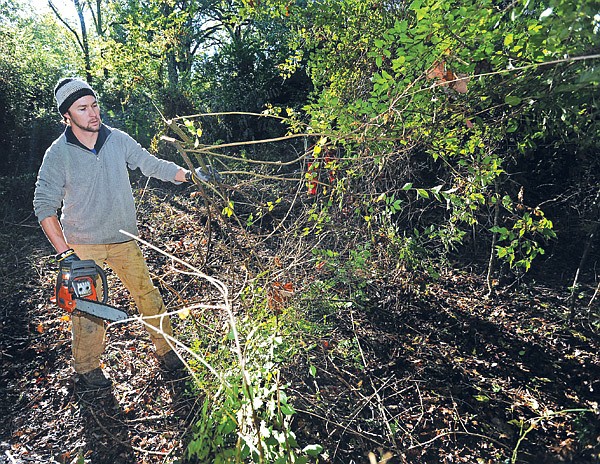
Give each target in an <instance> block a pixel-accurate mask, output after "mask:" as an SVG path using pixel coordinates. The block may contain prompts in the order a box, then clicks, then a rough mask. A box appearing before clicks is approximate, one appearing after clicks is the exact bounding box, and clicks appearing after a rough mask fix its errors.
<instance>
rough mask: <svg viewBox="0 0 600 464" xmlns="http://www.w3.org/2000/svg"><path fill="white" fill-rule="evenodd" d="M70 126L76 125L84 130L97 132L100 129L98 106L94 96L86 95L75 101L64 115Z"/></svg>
mask: <svg viewBox="0 0 600 464" xmlns="http://www.w3.org/2000/svg"><path fill="white" fill-rule="evenodd" d="M65 117H66V118H67V120H68V121H69V122H70V124H71V127H73V126H74V127H76V128H79V129H81V130H82V131H86V132H98V131H99V130H100V124H101V123H102V120H101V119H100V107H99V106H98V102H97V101H96V98H94V97H93V96H92V95H86V96H84V97H81V98H80V99H79V100H77V101H75V103H73V104H72V105H71V107H70V108H69V109H68V111H67V114H66V115H65Z"/></svg>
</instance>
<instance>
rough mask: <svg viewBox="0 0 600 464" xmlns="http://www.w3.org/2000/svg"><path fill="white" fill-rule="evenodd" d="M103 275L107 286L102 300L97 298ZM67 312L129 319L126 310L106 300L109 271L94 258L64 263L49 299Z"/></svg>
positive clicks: (112, 319)
mask: <svg viewBox="0 0 600 464" xmlns="http://www.w3.org/2000/svg"><path fill="white" fill-rule="evenodd" d="M98 277H100V279H101V280H102V287H103V288H104V292H103V296H102V301H98V293H97V291H96V279H97V278H98ZM50 300H51V301H52V302H53V303H56V304H57V305H58V307H59V308H62V309H64V310H65V311H67V312H68V313H72V312H73V311H79V312H81V313H84V314H87V315H90V316H95V317H99V318H100V319H104V320H107V321H110V322H117V321H122V320H123V319H127V317H128V315H127V313H125V312H123V311H121V310H120V309H118V308H115V307H114V306H111V305H108V304H106V302H107V300H108V285H107V282H106V274H105V272H104V270H102V268H101V267H100V266H98V265H97V264H96V263H95V262H94V260H92V259H84V260H77V261H71V262H70V263H68V264H67V263H64V264H62V265H61V267H60V270H59V272H58V277H57V279H56V287H55V292H54V297H53V298H51V299H50Z"/></svg>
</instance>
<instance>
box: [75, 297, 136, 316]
mask: <svg viewBox="0 0 600 464" xmlns="http://www.w3.org/2000/svg"><path fill="white" fill-rule="evenodd" d="M73 299H74V300H75V309H76V310H78V311H81V312H82V313H85V314H89V315H90V316H95V317H99V318H100V319H104V320H106V321H110V322H118V321H122V320H124V319H127V318H128V317H129V316H128V315H127V313H126V312H124V311H121V310H120V309H117V308H115V307H114V306H110V305H107V304H104V303H100V302H99V301H92V300H86V299H83V298H73Z"/></svg>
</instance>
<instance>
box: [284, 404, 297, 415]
mask: <svg viewBox="0 0 600 464" xmlns="http://www.w3.org/2000/svg"><path fill="white" fill-rule="evenodd" d="M281 412H282V413H283V414H285V415H286V416H293V415H294V414H296V410H295V409H294V408H293V407H292V406H290V405H289V404H287V403H281Z"/></svg>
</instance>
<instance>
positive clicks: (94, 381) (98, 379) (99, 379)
mask: <svg viewBox="0 0 600 464" xmlns="http://www.w3.org/2000/svg"><path fill="white" fill-rule="evenodd" d="M79 379H80V380H81V381H82V382H83V384H84V385H85V386H86V387H89V388H91V389H95V390H100V389H104V388H109V387H110V386H111V385H112V382H111V381H110V380H109V379H107V378H106V376H105V375H104V372H102V369H100V368H99V367H97V368H96V369H94V370H92V371H89V372H86V373H85V374H79Z"/></svg>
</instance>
